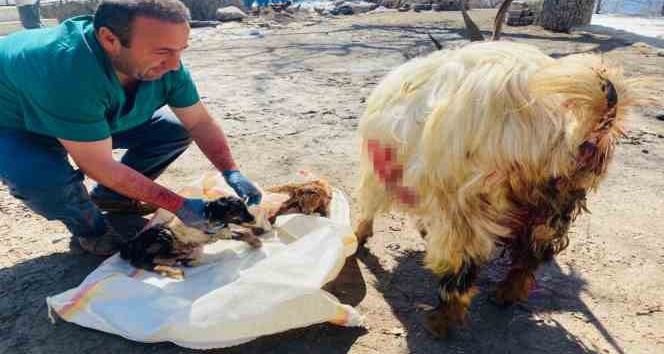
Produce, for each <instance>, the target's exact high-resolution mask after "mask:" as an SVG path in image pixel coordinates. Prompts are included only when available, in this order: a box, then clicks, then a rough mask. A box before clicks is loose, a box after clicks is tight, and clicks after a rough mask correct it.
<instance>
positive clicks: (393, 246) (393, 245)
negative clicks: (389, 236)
mask: <svg viewBox="0 0 664 354" xmlns="http://www.w3.org/2000/svg"><path fill="white" fill-rule="evenodd" d="M385 248H387V249H388V250H390V251H398V250H400V249H401V246H399V244H398V243H396V242H390V243H388V244H386V245H385Z"/></svg>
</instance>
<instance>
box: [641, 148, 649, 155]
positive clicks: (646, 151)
mask: <svg viewBox="0 0 664 354" xmlns="http://www.w3.org/2000/svg"><path fill="white" fill-rule="evenodd" d="M641 152H642V153H644V154H649V153H650V151H648V150H646V149H643V150H641Z"/></svg>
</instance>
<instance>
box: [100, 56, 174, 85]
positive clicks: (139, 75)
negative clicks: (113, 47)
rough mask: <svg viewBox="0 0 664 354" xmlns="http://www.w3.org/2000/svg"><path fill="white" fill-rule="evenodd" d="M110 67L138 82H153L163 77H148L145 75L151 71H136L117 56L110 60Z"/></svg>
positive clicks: (126, 61) (127, 62)
mask: <svg viewBox="0 0 664 354" xmlns="http://www.w3.org/2000/svg"><path fill="white" fill-rule="evenodd" d="M111 65H112V66H113V68H114V69H115V70H116V71H118V72H120V73H122V74H124V75H126V76H128V77H130V78H132V79H136V80H138V81H154V80H159V79H160V78H161V77H162V76H163V74H161V75H156V76H148V75H146V74H147V73H149V72H150V71H151V69H147V70H141V71H138V70H136V69H135V68H133V66H132V65H131V63H130V62H129V61H128V60H123V59H122V57H121V56H119V55H118V56H116V57H113V58H111Z"/></svg>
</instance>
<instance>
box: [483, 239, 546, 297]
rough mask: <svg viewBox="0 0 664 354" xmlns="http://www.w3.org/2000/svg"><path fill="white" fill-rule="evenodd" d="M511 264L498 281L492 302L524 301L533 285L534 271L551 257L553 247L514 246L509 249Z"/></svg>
mask: <svg viewBox="0 0 664 354" xmlns="http://www.w3.org/2000/svg"><path fill="white" fill-rule="evenodd" d="M510 252H511V253H510V257H511V258H512V266H511V267H510V270H509V272H508V273H507V276H506V277H505V279H504V280H503V281H501V282H500V283H498V286H497V288H496V291H495V293H494V302H495V303H496V304H498V305H501V306H507V305H511V304H513V303H515V302H518V301H525V300H527V299H528V296H529V295H530V291H531V290H532V289H533V288H534V287H535V271H536V270H537V268H538V267H539V265H540V264H542V263H543V262H546V261H548V260H550V259H552V258H553V255H554V252H553V248H552V247H551V246H549V245H547V246H544V247H542V248H540V249H538V250H533V249H532V248H531V247H528V246H526V247H519V246H517V247H514V248H512V249H511V250H510Z"/></svg>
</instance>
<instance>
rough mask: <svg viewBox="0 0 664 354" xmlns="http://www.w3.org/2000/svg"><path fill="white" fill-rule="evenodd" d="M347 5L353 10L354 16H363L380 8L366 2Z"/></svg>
mask: <svg viewBox="0 0 664 354" xmlns="http://www.w3.org/2000/svg"><path fill="white" fill-rule="evenodd" d="M347 5H348V6H350V7H351V8H352V9H353V13H354V14H363V13H365V12H369V11H373V10H375V9H376V8H377V7H378V4H374V3H371V2H364V1H363V2H353V3H348V4H347Z"/></svg>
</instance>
